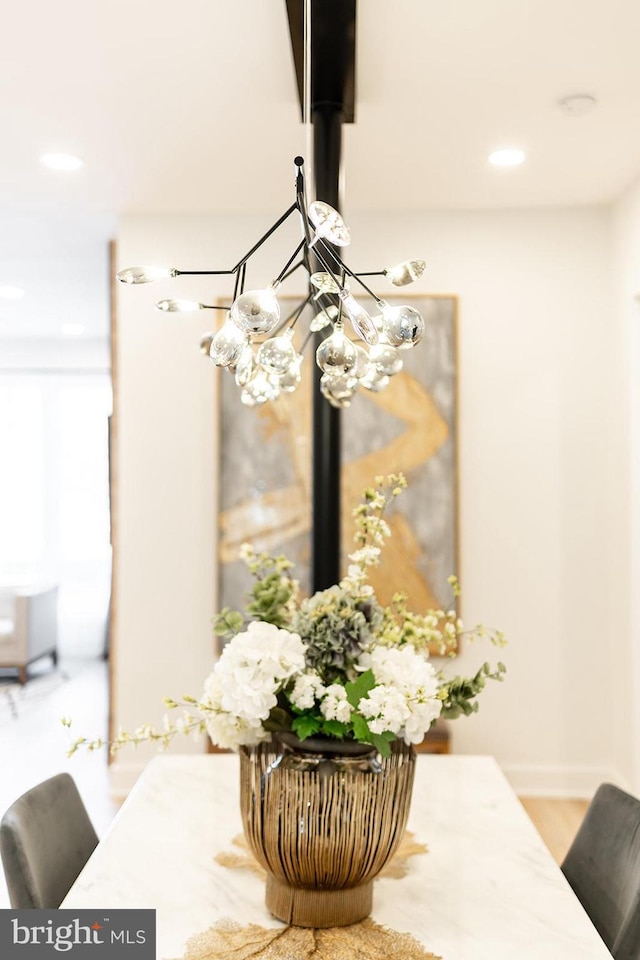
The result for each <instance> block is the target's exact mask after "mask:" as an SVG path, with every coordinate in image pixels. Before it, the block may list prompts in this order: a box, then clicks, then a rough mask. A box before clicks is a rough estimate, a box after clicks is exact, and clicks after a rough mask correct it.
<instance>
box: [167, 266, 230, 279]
mask: <svg viewBox="0 0 640 960" xmlns="http://www.w3.org/2000/svg"><path fill="white" fill-rule="evenodd" d="M236 269H237V268H236V267H234V268H233V270H176V271H175V273H174V276H175V277H216V276H217V277H221V276H225V277H229V276H231V274H232V273H235V272H236Z"/></svg>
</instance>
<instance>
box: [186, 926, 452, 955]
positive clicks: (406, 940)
mask: <svg viewBox="0 0 640 960" xmlns="http://www.w3.org/2000/svg"><path fill="white" fill-rule="evenodd" d="M181 960H441V958H440V957H437V956H436V955H435V954H434V953H429V951H428V950H425V948H424V947H423V946H422V944H421V943H419V941H418V940H416V939H415V937H413V936H412V935H411V934H410V933H398V932H397V931H395V930H389V929H388V928H387V927H383V926H381V925H380V924H378V923H375V922H374V921H373V920H370V919H367V920H362V921H361V922H360V923H354V924H353V926H350V927H328V928H325V929H321V930H313V929H310V928H308V927H284V928H282V929H279V930H278V929H276V930H274V929H267V928H266V927H260V926H258V925H257V924H254V923H251V924H246V925H242V924H239V923H235V922H233V921H231V920H220V921H219V922H218V923H216V924H215V925H214V926H213V927H210V928H209V929H208V930H205V931H204V932H203V933H199V934H197V935H196V936H195V937H191V939H190V940H189V941H188V943H187V950H186V953H185V954H184V957H183V958H181Z"/></svg>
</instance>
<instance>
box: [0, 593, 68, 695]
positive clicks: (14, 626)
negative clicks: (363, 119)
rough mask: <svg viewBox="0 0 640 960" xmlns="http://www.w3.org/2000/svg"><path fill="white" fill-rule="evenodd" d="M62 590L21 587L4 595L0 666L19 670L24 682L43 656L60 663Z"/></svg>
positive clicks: (0, 615) (0, 601) (1, 597)
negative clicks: (59, 610) (30, 668)
mask: <svg viewBox="0 0 640 960" xmlns="http://www.w3.org/2000/svg"><path fill="white" fill-rule="evenodd" d="M57 645H58V588H57V587H46V588H38V587H34V588H18V589H15V590H10V591H7V590H2V591H1V592H0V667H15V668H16V669H17V671H18V676H19V678H20V683H23V684H24V683H26V682H27V667H28V665H29V664H30V663H33V661H34V660H39V659H40V657H44V656H51V657H52V659H53V662H54V665H55V664H56V663H57V662H58V650H57Z"/></svg>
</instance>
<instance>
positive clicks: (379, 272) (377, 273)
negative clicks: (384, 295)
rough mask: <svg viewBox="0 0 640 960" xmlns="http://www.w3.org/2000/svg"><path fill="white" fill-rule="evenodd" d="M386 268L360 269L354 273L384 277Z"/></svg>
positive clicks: (361, 275) (358, 275)
mask: <svg viewBox="0 0 640 960" xmlns="http://www.w3.org/2000/svg"><path fill="white" fill-rule="evenodd" d="M386 275H387V271H386V270H360V271H359V272H358V273H356V274H355V276H356V277H386Z"/></svg>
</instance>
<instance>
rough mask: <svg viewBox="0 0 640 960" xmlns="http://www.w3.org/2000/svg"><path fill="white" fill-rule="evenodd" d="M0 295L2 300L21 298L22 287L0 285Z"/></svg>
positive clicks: (22, 293)
mask: <svg viewBox="0 0 640 960" xmlns="http://www.w3.org/2000/svg"><path fill="white" fill-rule="evenodd" d="M0 297H2V299H3V300H21V299H22V297H24V290H23V289H22V287H3V286H0Z"/></svg>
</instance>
